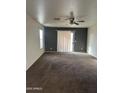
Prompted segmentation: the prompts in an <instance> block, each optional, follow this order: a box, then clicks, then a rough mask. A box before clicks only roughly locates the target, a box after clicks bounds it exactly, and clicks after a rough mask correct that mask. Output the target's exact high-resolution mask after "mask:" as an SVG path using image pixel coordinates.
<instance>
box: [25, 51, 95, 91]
mask: <svg viewBox="0 0 124 93" xmlns="http://www.w3.org/2000/svg"><path fill="white" fill-rule="evenodd" d="M26 75H27V77H26V79H27V80H26V82H27V91H26V92H27V93H97V63H96V58H94V57H92V56H90V55H88V54H85V53H84V54H83V53H58V52H46V53H45V54H44V55H43V56H41V57H40V58H39V59H38V60H37V61H36V62H35V63H34V64H33V65H32V66H31V67H30V68H29V69H28V70H27V72H26Z"/></svg>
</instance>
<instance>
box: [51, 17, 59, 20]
mask: <svg viewBox="0 0 124 93" xmlns="http://www.w3.org/2000/svg"><path fill="white" fill-rule="evenodd" d="M53 19H54V20H60V19H61V18H59V17H55V18H53Z"/></svg>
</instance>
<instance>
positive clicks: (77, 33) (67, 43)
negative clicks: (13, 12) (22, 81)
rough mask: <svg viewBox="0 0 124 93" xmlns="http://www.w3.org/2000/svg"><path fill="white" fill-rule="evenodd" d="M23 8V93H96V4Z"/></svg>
mask: <svg viewBox="0 0 124 93" xmlns="http://www.w3.org/2000/svg"><path fill="white" fill-rule="evenodd" d="M26 4H27V6H26V57H27V60H26V61H27V62H26V68H27V71H26V92H27V93H97V29H96V28H97V1H96V0H27V2H26Z"/></svg>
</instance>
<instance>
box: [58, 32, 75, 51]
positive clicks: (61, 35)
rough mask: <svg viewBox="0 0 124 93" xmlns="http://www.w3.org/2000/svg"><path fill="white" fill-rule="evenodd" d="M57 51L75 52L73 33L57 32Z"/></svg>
mask: <svg viewBox="0 0 124 93" xmlns="http://www.w3.org/2000/svg"><path fill="white" fill-rule="evenodd" d="M57 51H58V52H73V32H72V31H57Z"/></svg>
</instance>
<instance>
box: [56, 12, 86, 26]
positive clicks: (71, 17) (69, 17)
mask: <svg viewBox="0 0 124 93" xmlns="http://www.w3.org/2000/svg"><path fill="white" fill-rule="evenodd" d="M62 19H63V18H62V17H55V18H54V20H58V21H59V20H62ZM64 20H69V23H70V24H71V25H73V24H75V25H79V24H80V22H85V21H84V20H78V19H77V18H76V17H75V16H74V13H73V12H72V11H71V12H70V16H68V17H64Z"/></svg>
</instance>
